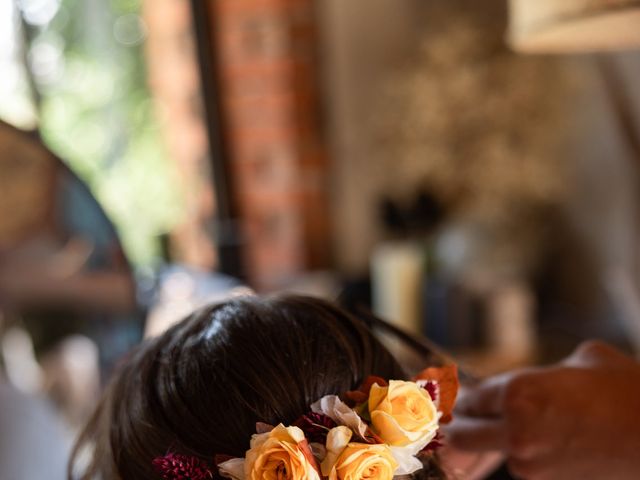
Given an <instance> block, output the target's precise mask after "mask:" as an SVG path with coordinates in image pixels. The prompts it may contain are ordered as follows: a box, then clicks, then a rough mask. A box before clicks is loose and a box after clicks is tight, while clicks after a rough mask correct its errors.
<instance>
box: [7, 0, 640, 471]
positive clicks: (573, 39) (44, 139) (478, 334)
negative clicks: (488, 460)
mask: <svg viewBox="0 0 640 480" xmlns="http://www.w3.org/2000/svg"><path fill="white" fill-rule="evenodd" d="M639 11H640V8H639V7H638V3H637V2H634V1H630V0H618V1H613V2H612V1H601V2H600V1H584V0H571V1H566V2H565V1H554V0H544V1H539V2H538V1H534V0H512V1H511V2H508V1H507V0H487V1H484V2H474V1H473V0H447V1H446V2H445V1H442V0H404V1H403V2H398V1H395V0H349V1H347V2H345V1H342V0H323V1H314V0H207V1H205V0H193V1H191V2H188V1H186V0H153V1H151V0H146V1H143V0H85V1H78V0H0V365H1V369H0V370H1V371H2V374H1V376H0V402H2V404H3V406H4V405H7V406H8V407H7V408H4V407H3V409H4V410H5V411H4V412H2V413H0V479H2V480H4V479H6V480H14V479H15V480H18V479H27V478H39V476H40V477H41V476H42V475H43V474H41V473H36V472H40V470H38V468H41V467H42V466H43V465H44V466H46V470H45V471H46V472H47V473H46V474H45V476H46V478H51V479H54V478H63V472H64V465H65V462H66V455H67V452H68V448H69V444H70V442H71V439H72V438H73V436H74V435H75V432H76V430H77V428H78V427H79V426H80V425H81V424H82V422H84V421H85V420H86V418H87V415H88V413H89V412H90V411H91V410H92V408H93V407H94V405H95V402H96V399H97V398H98V395H99V392H100V390H101V388H102V387H103V386H104V384H105V382H106V381H107V380H108V376H109V373H110V371H111V370H112V369H113V367H114V366H115V365H116V364H117V362H118V361H119V360H120V359H122V358H123V356H124V355H126V352H127V351H128V350H129V349H130V348H131V347H132V346H134V345H135V344H136V343H138V342H140V341H141V340H142V338H143V337H144V336H145V335H146V336H149V335H154V334H157V333H158V332H161V331H162V330H164V329H165V328H166V327H167V326H168V325H170V324H171V323H173V322H175V321H177V320H179V319H180V318H181V317H182V316H183V315H185V314H187V313H189V312H190V311H191V310H192V309H193V308H195V307H197V306H199V305H202V304H204V303H207V302H211V301H214V300H216V299H219V298H223V297H224V296H227V295H230V294H241V293H246V292H247V291H249V289H251V290H254V291H257V292H261V293H263V292H265V293H266V292H275V291H295V292H300V293H308V294H313V295H319V296H323V297H326V298H330V299H340V301H341V302H342V303H343V304H344V305H345V306H346V307H348V308H350V309H352V310H353V311H356V312H360V313H363V312H369V311H372V312H374V313H376V314H377V315H379V316H381V317H383V318H385V319H387V320H389V321H391V322H393V323H394V324H396V325H397V326H399V327H400V328H402V329H404V330H405V331H407V332H409V333H411V334H412V335H414V336H416V338H421V337H426V338H428V339H429V340H430V341H432V342H434V343H435V344H437V345H439V346H440V347H441V348H443V349H444V350H445V351H447V352H450V353H451V354H452V355H454V356H455V358H456V359H457V361H458V362H460V364H461V365H463V366H464V367H465V368H466V369H467V370H468V371H469V372H471V373H473V374H475V375H479V376H482V375H488V374H491V373H495V372H499V371H503V370H506V369H508V368H511V367H514V366H521V365H531V364H538V363H548V362H552V361H555V360H558V359H560V358H561V357H562V356H564V355H566V354H568V353H569V352H570V351H571V350H572V348H574V347H575V345H577V344H578V343H579V342H580V341H581V340H584V339H586V338H600V339H604V340H606V341H609V342H611V343H613V344H615V345H617V346H619V347H621V348H623V349H625V350H627V351H628V352H635V351H637V350H638V349H640V282H639V281H640V277H639V274H640V272H639V270H638V267H639V266H640V264H639V263H638V260H639V259H638V247H639V240H640V237H639V231H638V228H639V220H640V211H639V207H638V206H639V205H640V203H639V202H638V200H639V196H640V177H639V176H638V170H639V167H640V81H639V79H640V39H639V38H638V33H637V25H638V23H637V20H638V18H639V17H638V15H640V14H639V13H638V12H639ZM42 425H47V427H46V428H49V429H50V430H51V432H50V434H47V435H42V428H45V427H42ZM34 438H36V439H37V440H34ZM53 439H57V440H55V441H53ZM34 442H39V443H41V444H42V448H37V449H36V448H34V445H36V443H34ZM52 445H53V446H52ZM25 451H28V455H26V454H25ZM34 451H37V452H38V453H37V454H34ZM34 455H36V456H41V457H42V458H40V457H38V458H34ZM30 469H31V470H30ZM25 472H29V473H25ZM56 475H57V476H56Z"/></svg>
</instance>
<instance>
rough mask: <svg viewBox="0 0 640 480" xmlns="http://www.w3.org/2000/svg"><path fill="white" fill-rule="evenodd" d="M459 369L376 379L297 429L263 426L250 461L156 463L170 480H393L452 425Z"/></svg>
mask: <svg viewBox="0 0 640 480" xmlns="http://www.w3.org/2000/svg"><path fill="white" fill-rule="evenodd" d="M457 390H458V377H457V370H456V367H455V366H453V365H451V366H445V367H431V368H427V369H426V370H423V371H422V372H421V373H420V374H419V375H417V376H416V378H414V380H413V381H404V380H390V381H389V382H386V381H385V380H383V379H381V378H378V377H368V378H367V379H366V380H365V381H364V382H363V384H362V385H361V386H360V388H358V390H355V391H350V392H346V393H344V394H342V395H340V396H338V395H327V396H325V397H322V398H321V399H320V400H318V401H317V402H315V403H314V404H312V405H311V410H310V411H309V412H308V413H307V414H305V415H303V416H302V417H300V418H299V419H298V420H296V421H295V422H294V423H293V425H291V426H284V425H283V424H279V425H277V426H275V427H274V426H272V425H267V424H264V423H258V424H256V433H255V434H254V435H253V436H252V437H251V443H250V448H249V450H247V453H246V455H245V457H244V458H231V457H228V456H221V455H217V456H216V457H215V458H214V459H213V461H212V462H211V464H209V463H208V462H206V461H204V460H201V459H200V458H198V457H192V456H187V455H180V454H176V453H173V452H170V453H168V454H167V455H165V456H163V457H158V458H156V459H155V460H154V461H153V465H154V467H155V469H156V471H157V472H158V473H159V475H160V476H161V477H162V478H163V479H166V480H205V479H210V478H214V475H215V474H217V475H219V476H222V477H226V478H230V479H232V480H260V479H269V480H321V479H328V480H360V479H364V478H373V479H376V480H390V479H391V478H393V477H394V476H395V475H408V474H411V473H414V472H415V471H417V470H419V469H421V468H422V461H421V458H423V457H428V456H430V455H433V452H434V451H435V450H436V449H437V448H438V447H439V446H440V445H441V443H440V434H439V433H438V429H439V426H440V424H441V423H447V422H449V421H450V420H451V411H452V409H453V406H454V403H455V399H456V395H457Z"/></svg>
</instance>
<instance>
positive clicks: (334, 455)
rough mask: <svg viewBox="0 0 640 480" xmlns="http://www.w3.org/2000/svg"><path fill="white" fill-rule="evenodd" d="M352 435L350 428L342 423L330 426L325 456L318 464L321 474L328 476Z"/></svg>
mask: <svg viewBox="0 0 640 480" xmlns="http://www.w3.org/2000/svg"><path fill="white" fill-rule="evenodd" d="M352 435H353V432H352V431H351V429H350V428H348V427H345V426H342V425H341V426H339V427H335V428H332V429H331V430H330V431H329V434H328V435H327V444H326V448H327V456H326V457H325V459H324V461H323V462H322V465H321V466H320V471H321V472H322V475H323V476H325V477H327V476H329V473H331V469H332V468H333V466H334V465H335V463H336V461H337V460H338V457H340V455H341V454H342V451H343V450H344V449H345V448H346V446H347V445H348V444H349V440H351V436H352Z"/></svg>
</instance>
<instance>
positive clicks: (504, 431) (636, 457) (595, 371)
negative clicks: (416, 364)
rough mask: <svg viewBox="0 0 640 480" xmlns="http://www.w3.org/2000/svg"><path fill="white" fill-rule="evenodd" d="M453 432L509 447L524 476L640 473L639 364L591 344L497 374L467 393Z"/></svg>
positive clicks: (540, 479) (476, 444) (459, 443)
mask: <svg viewBox="0 0 640 480" xmlns="http://www.w3.org/2000/svg"><path fill="white" fill-rule="evenodd" d="M447 436H448V438H449V441H450V443H452V445H453V446H454V447H456V448H460V449H465V450H475V451H485V450H501V451H503V452H504V453H505V454H506V455H507V458H508V465H509V468H510V470H511V472H512V473H513V474H514V475H516V476H517V477H518V478H525V479H532V480H551V479H563V480H572V479H586V478H588V479H592V480H597V479H614V478H615V479H616V480H625V479H637V478H640V365H639V364H638V363H637V362H635V361H634V360H632V359H631V358H629V357H627V356H625V355H623V354H621V353H620V352H618V351H617V350H615V349H613V348H611V347H609V346H607V345H605V344H602V343H599V342H589V343H586V344H583V345H582V346H580V347H579V348H578V349H577V350H576V351H575V352H574V354H573V355H571V356H570V357H569V358H567V359H566V360H565V361H563V362H561V363H560V364H558V365H555V366H553V367H549V368H544V369H530V370H521V371H516V372H511V373H508V374H505V375H501V376H497V377H493V378H490V379H488V380H486V381H484V382H482V383H481V384H479V385H478V386H475V387H472V388H469V389H466V390H465V391H464V392H463V393H462V395H461V397H460V399H459V401H458V406H457V415H456V417H455V420H454V422H453V424H452V425H451V426H450V427H449V428H448V433H447Z"/></svg>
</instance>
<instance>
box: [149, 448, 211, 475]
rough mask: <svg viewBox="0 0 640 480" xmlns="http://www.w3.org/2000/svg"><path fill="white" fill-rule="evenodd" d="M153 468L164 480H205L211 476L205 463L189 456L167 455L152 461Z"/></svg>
mask: <svg viewBox="0 0 640 480" xmlns="http://www.w3.org/2000/svg"><path fill="white" fill-rule="evenodd" d="M153 467H154V468H155V470H156V472H158V474H159V475H161V476H162V478H163V479H164V480H206V479H210V478H213V474H212V472H211V470H210V469H209V466H208V465H207V463H206V462H204V461H203V460H201V459H199V458H198V457H193V456H190V455H181V454H177V453H167V454H166V455H164V456H162V457H156V458H155V459H154V460H153Z"/></svg>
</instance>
